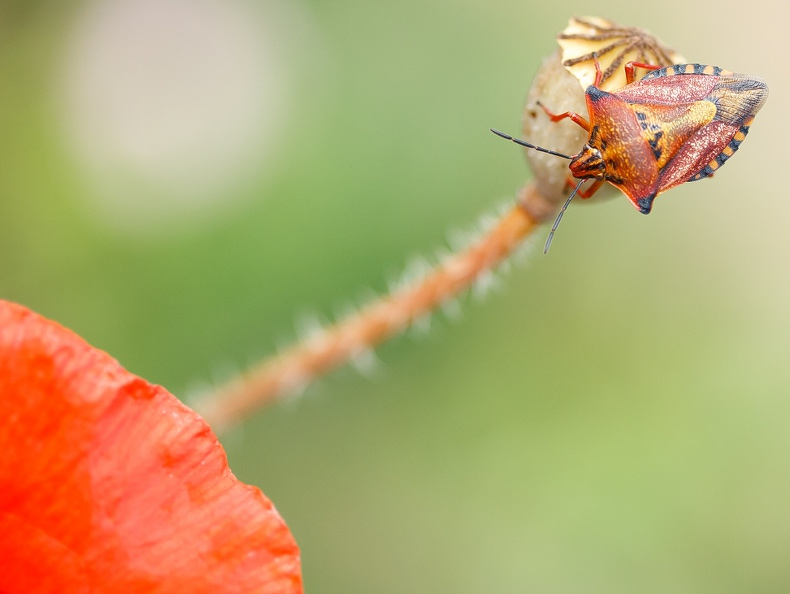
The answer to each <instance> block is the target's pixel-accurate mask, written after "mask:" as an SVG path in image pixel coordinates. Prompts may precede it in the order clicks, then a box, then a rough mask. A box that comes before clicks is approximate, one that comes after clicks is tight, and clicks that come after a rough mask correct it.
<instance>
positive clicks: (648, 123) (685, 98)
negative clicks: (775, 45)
mask: <svg viewBox="0 0 790 594" xmlns="http://www.w3.org/2000/svg"><path fill="white" fill-rule="evenodd" d="M636 68H644V69H647V70H650V72H648V74H647V75H645V76H644V78H642V79H641V80H639V81H634V78H635V70H636ZM625 74H626V81H627V83H628V84H627V85H626V86H625V87H623V88H622V89H619V90H617V91H612V92H606V91H603V90H602V89H600V88H599V85H600V82H601V77H602V72H601V69H600V67H599V65H598V63H597V60H596V77H595V82H594V83H593V84H592V85H590V86H588V87H587V90H586V91H585V100H586V103H587V110H588V114H589V115H588V118H589V119H586V118H584V117H582V116H581V115H579V114H578V113H574V112H564V113H560V114H554V113H552V112H551V111H549V109H547V108H546V107H545V106H543V105H541V107H542V108H543V110H544V111H545V112H546V114H547V115H548V116H549V118H551V120H552V121H555V122H558V121H560V120H563V119H565V118H568V119H570V120H572V121H573V122H575V123H576V124H578V125H579V126H581V127H582V128H584V130H586V131H587V133H588V134H589V136H588V138H587V142H586V143H585V144H584V146H583V147H582V149H581V151H580V152H579V153H578V154H576V155H573V156H571V155H564V154H561V153H557V152H554V151H550V150H548V149H544V148H542V147H538V146H535V145H533V144H531V143H529V142H526V141H523V140H520V139H517V138H513V137H512V136H509V135H507V134H504V133H502V132H499V131H497V130H492V132H494V133H495V134H497V135H499V136H501V137H503V138H506V139H508V140H512V141H513V142H515V143H517V144H520V145H522V146H526V147H528V148H532V149H536V150H539V151H542V152H548V153H550V154H554V155H557V156H559V157H562V158H565V159H569V160H570V166H569V167H570V172H571V175H572V176H573V177H574V178H576V179H579V180H580V181H579V182H578V183H577V184H576V186H575V187H574V189H573V191H572V192H571V194H570V196H569V197H568V199H567V200H566V201H565V204H564V205H563V207H562V209H561V210H560V213H559V214H558V215H557V219H556V220H555V222H554V225H553V227H552V230H551V232H550V234H549V238H548V240H547V241H546V248H545V250H544V251H548V248H549V246H550V244H551V240H552V237H553V236H554V232H555V231H556V229H557V225H559V222H560V220H561V219H562V215H563V214H564V212H565V209H566V208H567V207H568V205H569V204H570V202H571V200H572V199H573V197H574V196H575V195H576V194H577V193H578V194H579V195H580V196H581V197H582V198H589V197H590V196H592V195H593V194H594V193H595V192H596V190H598V188H600V187H601V185H602V184H603V183H604V182H609V183H610V184H612V185H613V186H615V187H616V188H619V189H620V190H621V191H622V192H623V193H624V194H625V195H626V196H627V197H628V199H629V200H630V201H631V203H632V204H633V205H634V207H636V209H637V210H639V212H641V213H643V214H649V213H650V211H651V209H652V208H653V201H654V199H655V197H656V196H658V195H659V194H660V193H661V192H664V191H666V190H668V189H670V188H673V187H675V186H677V185H679V184H682V183H683V182H687V181H696V180H698V179H702V178H704V177H708V176H710V175H712V174H713V173H714V172H715V171H716V170H717V169H718V168H719V167H721V166H722V165H723V164H724V162H725V161H727V159H729V158H730V157H731V156H732V154H733V153H734V152H735V151H736V150H738V147H739V145H740V144H741V142H742V141H743V139H744V138H745V137H746V134H747V133H748V131H749V126H751V124H752V121H753V120H754V116H755V114H756V113H757V112H758V111H759V110H760V108H761V107H762V106H763V104H764V103H765V100H766V98H767V97H768V87H767V86H766V84H765V83H764V82H763V81H762V80H761V79H760V78H758V77H755V76H750V75H746V74H736V73H733V72H730V71H728V70H724V69H722V68H718V67H716V66H705V65H702V64H675V65H673V66H668V67H666V68H659V67H657V66H652V65H649V64H641V63H635V62H628V63H627V64H626V66H625ZM588 179H591V180H593V183H592V184H591V185H590V186H589V187H588V188H587V189H586V190H581V186H582V184H583V183H584V182H585V181H586V180H588Z"/></svg>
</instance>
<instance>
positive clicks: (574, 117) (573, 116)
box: [538, 101, 590, 132]
mask: <svg viewBox="0 0 790 594" xmlns="http://www.w3.org/2000/svg"><path fill="white" fill-rule="evenodd" d="M538 105H540V108H541V109H542V110H543V111H545V112H546V115H547V116H549V119H550V120H551V121H552V122H559V121H560V120H564V119H565V118H568V119H569V120H571V121H572V122H575V123H577V124H579V125H580V126H581V127H582V128H584V129H585V130H587V132H589V131H590V123H589V122H588V121H587V120H585V119H584V118H583V117H582V116H580V115H579V114H578V113H576V112H574V111H565V112H563V113H554V112H552V111H550V110H549V108H548V107H546V106H545V105H543V104H542V103H541V102H540V101H538Z"/></svg>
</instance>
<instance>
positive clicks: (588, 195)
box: [576, 179, 604, 198]
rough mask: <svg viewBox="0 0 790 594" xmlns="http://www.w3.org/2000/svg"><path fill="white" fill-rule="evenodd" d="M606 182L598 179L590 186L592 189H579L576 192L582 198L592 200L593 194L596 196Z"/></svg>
mask: <svg viewBox="0 0 790 594" xmlns="http://www.w3.org/2000/svg"><path fill="white" fill-rule="evenodd" d="M603 182H604V180H602V179H596V180H595V181H594V182H593V183H591V184H590V187H589V188H587V189H586V190H582V189H581V188H580V189H579V191H578V192H576V193H577V194H578V195H579V197H580V198H592V196H593V194H595V193H596V192H597V191H598V190H599V189H600V188H601V186H602V185H603Z"/></svg>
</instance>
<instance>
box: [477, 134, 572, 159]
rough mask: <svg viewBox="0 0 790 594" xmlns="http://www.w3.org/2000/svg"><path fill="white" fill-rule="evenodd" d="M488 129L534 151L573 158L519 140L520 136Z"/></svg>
mask: <svg viewBox="0 0 790 594" xmlns="http://www.w3.org/2000/svg"><path fill="white" fill-rule="evenodd" d="M489 130H491V132H493V133H494V134H496V135H497V136H500V137H502V138H504V139H505V140H511V141H513V142H515V143H516V144H520V145H521V146H525V147H527V148H531V149H535V150H536V151H540V152H541V153H548V154H549V155H554V156H555V157H562V158H563V159H568V160H570V159H573V157H570V156H568V155H565V154H563V153H558V152H557V151H552V150H549V149H547V148H543V147H542V146H538V145H537V144H532V143H529V142H527V141H526V140H521V139H520V138H513V137H512V136H510V135H509V134H505V133H504V132H500V131H499V130H494V129H493V128H489Z"/></svg>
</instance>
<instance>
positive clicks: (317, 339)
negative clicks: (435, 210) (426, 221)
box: [197, 184, 547, 432]
mask: <svg viewBox="0 0 790 594" xmlns="http://www.w3.org/2000/svg"><path fill="white" fill-rule="evenodd" d="M542 202H543V200H542V199H541V197H540V196H539V195H538V194H537V191H536V190H535V188H534V185H532V184H531V185H529V186H526V187H525V188H523V189H522V190H521V191H520V192H519V200H518V202H517V203H516V204H515V205H514V207H513V208H512V209H511V210H510V211H508V212H507V213H505V214H504V215H503V216H502V217H501V218H500V219H499V220H498V222H497V223H496V225H494V227H493V228H492V229H491V230H490V231H489V232H488V233H487V234H486V235H484V236H483V237H481V238H480V239H479V240H477V241H476V242H475V243H474V244H473V245H471V246H470V247H468V248H466V249H465V250H463V251H461V252H459V253H457V254H454V255H452V256H451V257H449V258H448V259H446V260H445V261H444V262H442V263H441V264H439V265H438V266H437V267H436V268H434V269H433V270H432V271H430V272H429V273H428V274H427V275H425V276H424V277H422V278H420V279H419V280H417V281H416V282H415V283H414V284H412V285H410V286H407V287H405V288H403V289H400V290H397V291H395V292H393V293H390V294H388V295H384V296H382V297H381V298H380V299H377V300H375V301H373V302H371V303H370V304H368V305H367V306H365V307H363V308H362V309H360V310H359V311H358V312H356V313H354V314H353V315H350V316H349V317H347V318H345V319H342V320H340V321H339V322H337V323H336V324H334V325H332V326H329V327H328V328H326V329H324V330H323V331H322V332H320V333H319V334H317V335H316V336H313V337H311V338H308V339H306V340H304V341H302V342H300V343H297V344H295V345H294V346H292V347H290V348H289V349H288V350H286V351H284V352H283V353H281V354H279V355H276V356H274V357H272V358H269V359H267V360H264V361H263V362H261V363H260V364H258V365H256V366H255V367H253V368H252V369H250V370H248V371H247V372H245V373H243V374H241V375H240V376H238V377H236V378H234V379H232V380H231V381H230V382H228V383H227V384H226V385H224V386H220V387H219V388H218V389H217V390H215V391H214V392H213V393H212V394H210V395H209V396H208V397H207V398H205V399H204V400H203V401H202V402H201V403H199V404H198V406H197V409H198V412H200V413H201V414H202V415H203V417H204V418H205V419H206V421H208V422H209V424H210V425H211V426H212V428H213V429H214V430H215V431H217V432H219V431H222V430H223V429H225V428H227V427H229V426H232V425H234V424H235V423H237V422H239V421H240V420H242V419H243V418H244V417H245V416H246V415H248V414H249V413H250V412H252V411H253V410H255V409H257V408H259V407H261V406H264V405H266V404H270V403H272V402H274V401H276V400H278V399H279V398H281V397H284V396H286V395H288V394H289V393H293V392H296V391H298V390H300V389H301V388H303V387H305V386H306V385H307V384H309V383H310V382H312V381H314V380H315V379H317V378H318V377H320V376H322V375H324V374H326V373H327V372H329V371H330V370H331V369H333V368H335V367H338V366H340V365H342V364H344V363H347V362H348V361H349V360H351V359H353V358H354V357H357V356H360V355H362V354H364V353H367V352H369V351H370V349H372V348H374V347H376V346H377V345H378V344H380V343H382V342H384V341H385V340H387V339H389V338H391V337H392V336H394V335H396V334H398V333H399V332H400V331H402V330H404V329H405V328H406V327H408V326H409V325H410V324H411V323H413V322H414V321H415V320H418V319H419V318H421V317H422V316H424V315H426V314H427V313H429V312H430V311H431V310H433V309H434V308H436V307H437V306H440V305H441V304H443V303H445V302H447V301H449V300H451V299H453V298H454V297H456V296H457V295H458V294H459V293H461V292H462V291H463V290H464V289H466V288H467V287H469V286H470V285H471V284H472V283H474V281H475V280H476V279H477V278H479V277H480V276H481V275H482V274H484V273H486V272H488V271H489V270H491V269H493V268H495V267H496V266H497V265H498V264H500V263H501V262H502V261H503V260H504V259H505V258H506V257H507V256H508V255H509V254H511V253H512V252H513V251H514V250H515V249H516V248H517V247H518V246H519V245H520V243H521V242H522V240H523V239H524V238H525V237H527V236H528V235H529V234H530V233H531V231H532V230H533V229H534V228H535V227H536V226H537V225H538V224H540V223H541V222H542V221H543V220H544V219H545V211H546V210H547V209H546V208H545V206H543V207H541V204H542Z"/></svg>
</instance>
